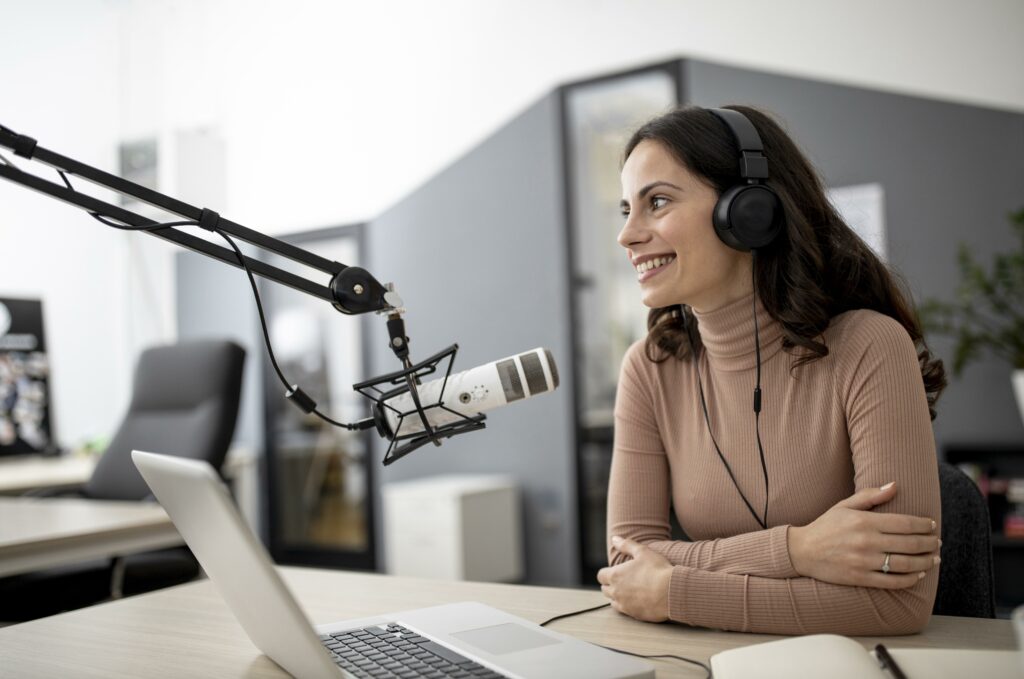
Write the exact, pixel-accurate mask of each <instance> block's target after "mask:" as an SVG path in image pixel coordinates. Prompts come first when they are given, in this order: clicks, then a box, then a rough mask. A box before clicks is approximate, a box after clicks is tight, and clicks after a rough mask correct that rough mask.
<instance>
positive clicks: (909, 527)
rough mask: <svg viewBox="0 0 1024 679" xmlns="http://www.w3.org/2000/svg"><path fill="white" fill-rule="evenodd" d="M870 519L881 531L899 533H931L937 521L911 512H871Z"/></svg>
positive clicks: (873, 525)
mask: <svg viewBox="0 0 1024 679" xmlns="http://www.w3.org/2000/svg"><path fill="white" fill-rule="evenodd" d="M869 516H870V517H871V518H870V519H868V520H869V521H870V523H871V525H872V527H874V528H875V529H876V530H878V532H880V533H897V534H902V535H929V534H931V533H932V532H933V531H934V530H935V528H936V525H935V522H934V521H933V520H931V519H929V518H926V517H922V516H910V515H909V514H876V513H874V512H871V513H870V514H869Z"/></svg>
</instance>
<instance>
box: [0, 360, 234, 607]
mask: <svg viewBox="0 0 1024 679" xmlns="http://www.w3.org/2000/svg"><path fill="white" fill-rule="evenodd" d="M244 363H245V350H244V349H243V348H242V347H240V346H238V345H237V344H235V343H234V342H230V341H221V340H202V341H190V342H181V343H179V344H174V345H169V346H160V347H153V348H150V349H147V350H145V351H144V352H142V355H141V356H140V357H139V363H138V366H137V368H136V371H135V379H134V383H133V386H132V400H131V404H130V405H129V407H128V412H127V413H126V414H125V417H124V420H122V422H121V425H120V427H118V430H117V432H116V433H115V434H114V437H113V439H111V442H110V445H109V446H108V447H107V450H106V451H105V452H104V453H103V457H102V458H100V461H99V463H98V464H97V465H96V469H95V471H94V472H93V474H92V477H91V478H90V479H89V481H88V482H87V483H86V484H85V486H84V487H83V488H82V489H81V490H79V491H73V492H71V493H68V492H62V493H54V494H53V495H61V496H69V495H70V496H77V497H84V498H93V499H98V500H130V501H140V500H152V495H151V494H150V491H149V487H148V486H147V485H146V482H145V481H144V480H143V479H142V476H141V475H140V474H139V472H138V470H137V469H136V468H135V465H134V463H132V460H131V452H132V450H133V449H139V450H146V451H150V452H158V453H166V454H169V455H179V456H181V457H189V458H194V459H201V460H205V461H207V462H209V463H210V464H211V465H213V467H214V468H215V469H218V470H219V469H220V467H221V465H222V464H223V463H224V458H225V456H226V455H227V451H228V447H229V446H230V444H231V438H232V436H233V434H234V431H235V421H236V419H237V417H238V403H239V399H240V396H241V389H242V368H243V365H244ZM198 573H199V565H198V563H197V562H196V560H195V557H193V556H192V553H191V552H190V551H189V550H188V548H186V547H177V548H172V549H164V550H157V551H153V552H146V553H142V554H134V555H129V556H126V557H120V558H118V559H114V560H109V559H104V560H100V561H91V562H88V563H83V564H75V565H73V566H67V567H64V568H55V569H49V570H46V571H41V572H37V573H27V574H24V575H17V576H13V577H9V578H3V579H0V621H8V622H12V621H20V620H30V619H33V618H37V617H41V616H44V615H52V614H54V613H58V612H60V611H63V610H70V609H72V608H79V607H81V606H86V605H90V604H93V603H97V602H99V601H103V600H104V599H108V598H110V597H111V596H114V597H119V596H121V595H130V594H137V593H141V592H145V591H150V590H153V589H159V588H162V587H168V586H170V585H175V584H180V583H182V582H188V581H189V580H192V579H194V578H195V577H196V576H197V575H198Z"/></svg>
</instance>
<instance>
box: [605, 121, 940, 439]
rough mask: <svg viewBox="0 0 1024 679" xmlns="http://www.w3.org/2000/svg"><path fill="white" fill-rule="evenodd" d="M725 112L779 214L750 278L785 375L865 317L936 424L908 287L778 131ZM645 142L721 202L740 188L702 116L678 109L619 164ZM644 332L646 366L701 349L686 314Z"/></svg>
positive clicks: (640, 136) (720, 141) (641, 134)
mask: <svg viewBox="0 0 1024 679" xmlns="http://www.w3.org/2000/svg"><path fill="white" fill-rule="evenodd" d="M726 108H731V109H733V110H734V111H739V112H740V113H742V114H743V115H744V116H746V117H747V118H748V119H749V120H750V122H751V123H752V124H753V125H754V127H755V128H756V129H757V132H758V134H759V135H760V136H761V141H762V142H763V144H764V154H765V156H767V157H768V159H769V165H770V171H769V175H770V178H769V179H768V181H767V184H768V185H769V186H770V187H771V188H772V189H774V190H775V193H777V194H778V196H779V199H780V200H781V201H782V207H783V209H784V210H785V214H786V224H785V227H784V228H783V231H782V233H781V234H780V235H779V237H778V238H776V239H775V242H773V243H772V244H771V245H770V246H768V247H767V248H762V249H760V250H759V251H758V253H757V257H756V258H755V260H754V277H755V279H756V281H757V290H758V296H759V297H760V300H761V303H762V304H763V305H764V308H765V310H766V311H767V312H768V314H769V315H770V316H771V317H772V318H774V319H775V320H776V321H777V322H778V323H779V324H780V325H781V326H782V332H783V337H782V346H783V349H785V350H786V351H787V352H789V353H791V354H799V356H798V358H797V360H796V361H795V362H794V364H793V367H794V368H796V367H798V366H801V365H803V364H805V363H809V362H811V361H815V360H817V359H820V358H822V357H824V356H827V355H828V347H827V346H825V343H824V342H822V341H821V335H822V333H823V332H824V331H825V329H826V328H827V327H828V325H829V322H830V321H831V319H832V318H833V317H835V316H837V315H838V314H841V313H843V312H844V311H849V310H852V309H872V310H874V311H877V312H879V313H882V314H885V315H886V316H890V317H892V318H894V319H895V320H897V321H898V322H899V323H900V325H902V326H903V327H904V328H905V329H906V331H907V333H908V334H909V335H910V339H911V340H913V342H914V346H915V347H916V348H917V360H918V363H919V364H920V366H921V377H922V379H923V380H924V388H925V394H926V395H927V397H928V410H929V412H930V413H931V417H932V419H933V420H934V419H935V402H936V401H937V400H938V398H939V395H940V394H941V393H942V390H943V389H945V387H946V373H945V370H944V368H943V366H942V361H941V360H939V359H937V358H934V357H933V356H932V353H931V351H930V350H929V349H928V345H927V344H926V343H925V341H924V335H923V333H922V330H921V324H920V322H919V321H918V319H917V314H916V313H915V311H914V306H913V303H912V301H911V300H912V298H911V295H910V293H909V291H908V290H907V286H906V283H905V282H904V281H903V279H902V277H900V276H899V274H897V273H896V272H894V271H890V270H889V268H888V267H887V266H886V265H885V263H883V262H882V261H881V260H880V259H879V258H878V256H877V255H876V254H875V253H874V252H873V251H872V250H871V248H870V247H868V245H867V244H866V243H865V242H864V241H863V240H861V238H860V237H859V236H858V235H857V234H856V233H855V232H854V231H853V229H851V228H850V227H849V225H847V224H846V222H844V221H843V219H842V217H840V216H839V213H838V212H836V209H835V208H834V207H833V206H832V204H831V202H829V200H828V197H827V196H826V194H825V189H824V187H823V186H822V183H821V180H820V179H819V178H818V175H817V173H816V172H815V171H814V168H813V166H812V165H811V163H810V161H808V160H807V158H806V157H805V156H804V154H803V153H802V152H801V151H800V149H799V148H798V147H797V145H796V144H795V143H794V142H793V140H792V139H790V137H789V135H787V134H786V132H785V131H784V130H783V129H782V128H781V127H780V126H779V125H778V123H776V122H775V121H774V120H773V119H772V118H770V117H769V116H767V115H766V114H764V113H763V112H761V111H759V110H757V109H754V108H750V107H747V106H727V107H726ZM644 140H651V141H655V142H657V143H659V144H661V145H662V146H663V147H664V148H665V149H667V150H668V151H669V152H670V153H671V154H672V155H673V156H674V157H675V159H676V160H677V161H679V162H680V163H681V164H682V165H683V166H684V167H686V168H687V169H688V170H689V171H690V172H692V173H694V174H695V175H696V176H698V177H699V178H701V179H702V180H703V181H704V182H706V183H707V184H708V185H709V186H711V187H712V188H714V189H715V191H716V192H717V193H718V194H719V195H720V194H721V193H722V192H723V191H725V190H726V189H728V188H729V187H731V186H733V185H735V184H737V183H739V182H740V181H741V179H740V170H739V150H738V149H737V146H736V142H735V140H734V139H733V137H732V134H731V133H730V132H729V130H728V129H727V128H726V127H725V125H723V124H722V122H721V121H720V120H719V119H718V118H716V117H715V116H714V115H713V114H712V113H710V112H708V111H707V110H705V109H702V108H698V107H685V108H679V109H675V110H673V111H671V112H669V113H666V114H664V115H662V116H659V117H657V118H655V119H653V120H651V121H649V122H647V123H645V124H644V125H643V126H642V127H641V128H640V129H638V130H637V131H636V132H635V133H633V136H632V137H631V138H630V140H629V142H628V143H627V144H626V149H625V155H624V158H628V157H629V154H630V153H632V152H633V149H635V148H636V146H637V144H639V143H640V142H642V141H644ZM647 328H648V334H647V343H646V353H647V357H648V358H649V359H650V360H652V361H655V362H661V361H665V360H667V359H668V358H671V357H675V358H677V359H680V360H685V359H688V358H689V357H690V356H691V355H693V353H694V352H695V350H696V349H697V348H698V347H699V344H700V339H699V334H698V333H697V332H695V331H696V329H697V321H696V318H695V317H694V315H693V313H692V312H691V310H690V308H689V307H688V306H687V305H673V306H670V307H662V308H657V309H651V311H650V313H649V314H648V317H647ZM691 338H693V343H692V344H691Z"/></svg>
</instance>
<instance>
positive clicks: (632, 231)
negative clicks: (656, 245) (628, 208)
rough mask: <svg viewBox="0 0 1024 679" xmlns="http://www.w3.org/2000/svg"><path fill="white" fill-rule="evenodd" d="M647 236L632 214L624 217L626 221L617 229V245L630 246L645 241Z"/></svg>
mask: <svg viewBox="0 0 1024 679" xmlns="http://www.w3.org/2000/svg"><path fill="white" fill-rule="evenodd" d="M647 238H648V236H646V235H645V234H644V231H643V228H642V226H641V224H639V219H638V218H636V217H634V216H633V215H632V214H630V215H628V216H627V217H626V223H625V224H623V225H622V230H621V231H619V237H618V241H619V245H621V246H622V247H624V248H627V249H628V248H630V247H632V246H634V245H637V244H639V243H643V242H645V241H646V239H647Z"/></svg>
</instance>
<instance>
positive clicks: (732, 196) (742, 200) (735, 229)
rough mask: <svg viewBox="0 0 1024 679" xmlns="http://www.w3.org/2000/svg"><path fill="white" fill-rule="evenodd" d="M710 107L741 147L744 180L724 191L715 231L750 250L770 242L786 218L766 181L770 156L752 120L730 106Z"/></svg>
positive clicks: (733, 244)
mask: <svg viewBox="0 0 1024 679" xmlns="http://www.w3.org/2000/svg"><path fill="white" fill-rule="evenodd" d="M707 111H708V112H709V113H711V114H713V115H714V116H715V117H716V118H718V119H719V120H721V121H722V122H723V123H725V125H726V127H728V128H729V132H730V133H731V134H732V137H733V139H735V140H736V145H737V146H738V147H739V151H740V176H741V177H742V178H743V179H744V183H741V184H736V185H735V186H733V187H730V188H728V189H726V190H725V192H723V193H722V195H721V196H720V197H719V199H718V203H717V204H716V205H715V211H714V215H713V217H712V222H713V223H714V225H715V233H717V234H718V237H719V238H720V239H722V242H723V243H725V244H726V245H728V246H729V247H731V248H735V249H737V250H740V251H742V252H749V251H750V250H755V249H757V248H763V247H765V246H767V245H769V244H770V243H771V242H772V241H774V240H775V238H776V237H777V236H778V235H779V232H780V231H782V226H783V224H784V222H785V219H784V212H783V210H782V201H780V200H779V196H778V195H777V194H776V193H775V191H773V190H772V189H771V187H769V186H767V185H766V184H765V183H764V180H766V179H768V159H767V158H765V156H764V145H763V144H762V143H761V136H760V135H759V134H758V133H757V129H756V128H755V127H754V124H753V123H751V122H750V120H749V119H748V118H747V117H746V116H745V115H743V114H742V113H740V112H739V111H733V110H732V109H727V108H709V109H707Z"/></svg>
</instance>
